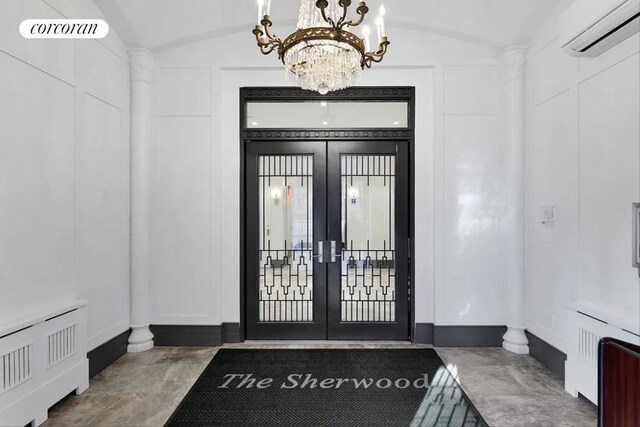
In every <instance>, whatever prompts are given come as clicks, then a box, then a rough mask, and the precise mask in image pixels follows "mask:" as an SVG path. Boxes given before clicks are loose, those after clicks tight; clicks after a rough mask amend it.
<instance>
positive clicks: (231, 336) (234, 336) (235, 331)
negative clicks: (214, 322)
mask: <svg viewBox="0 0 640 427" xmlns="http://www.w3.org/2000/svg"><path fill="white" fill-rule="evenodd" d="M238 342H240V323H223V324H222V343H223V344H227V343H229V344H231V343H238Z"/></svg>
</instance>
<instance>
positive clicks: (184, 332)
mask: <svg viewBox="0 0 640 427" xmlns="http://www.w3.org/2000/svg"><path fill="white" fill-rule="evenodd" d="M150 329H151V332H152V333H153V343H154V345H157V346H191V345H192V346H217V345H222V344H225V343H235V342H240V324H239V323H223V324H222V325H151V326H150Z"/></svg>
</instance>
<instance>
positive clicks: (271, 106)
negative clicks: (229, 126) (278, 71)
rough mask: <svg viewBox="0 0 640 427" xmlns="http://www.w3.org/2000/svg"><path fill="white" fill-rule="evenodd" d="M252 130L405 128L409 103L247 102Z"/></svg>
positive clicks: (407, 123)
mask: <svg viewBox="0 0 640 427" xmlns="http://www.w3.org/2000/svg"><path fill="white" fill-rule="evenodd" d="M246 105H247V109H246V118H245V127H246V128H249V129H273V128H277V129H322V128H327V129H338V128H340V129H354V128H406V127H408V125H409V104H408V103H407V102H363V101H360V102H339V101H317V102H248V103H247V104H246Z"/></svg>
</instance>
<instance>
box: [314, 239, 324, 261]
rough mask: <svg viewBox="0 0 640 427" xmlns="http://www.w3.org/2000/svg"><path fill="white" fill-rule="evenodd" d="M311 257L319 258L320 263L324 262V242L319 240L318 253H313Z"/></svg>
mask: <svg viewBox="0 0 640 427" xmlns="http://www.w3.org/2000/svg"><path fill="white" fill-rule="evenodd" d="M311 258H317V259H318V262H319V263H320V264H322V263H324V242H323V241H318V253H317V254H316V255H312V256H311Z"/></svg>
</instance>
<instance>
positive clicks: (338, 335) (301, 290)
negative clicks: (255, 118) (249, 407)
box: [245, 141, 409, 340]
mask: <svg viewBox="0 0 640 427" xmlns="http://www.w3.org/2000/svg"><path fill="white" fill-rule="evenodd" d="M245 161H246V163H245V171H246V177H245V183H246V184H245V185H246V194H245V196H246V200H245V209H246V215H245V217H246V221H247V223H246V233H245V238H246V241H245V265H246V274H245V280H246V293H245V296H246V311H245V313H246V336H247V338H248V339H393V340H405V339H408V336H409V331H408V312H407V307H408V301H407V300H408V294H407V289H408V276H409V275H408V271H409V270H408V267H409V260H408V248H409V245H408V236H409V229H408V222H409V221H408V214H409V212H408V206H409V191H408V190H409V167H408V143H406V142H384V141H361V142H342V141H340V142H338V141H335V142H321V141H307V142H249V143H247V145H246V159H245Z"/></svg>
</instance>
